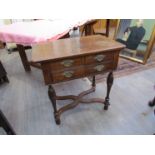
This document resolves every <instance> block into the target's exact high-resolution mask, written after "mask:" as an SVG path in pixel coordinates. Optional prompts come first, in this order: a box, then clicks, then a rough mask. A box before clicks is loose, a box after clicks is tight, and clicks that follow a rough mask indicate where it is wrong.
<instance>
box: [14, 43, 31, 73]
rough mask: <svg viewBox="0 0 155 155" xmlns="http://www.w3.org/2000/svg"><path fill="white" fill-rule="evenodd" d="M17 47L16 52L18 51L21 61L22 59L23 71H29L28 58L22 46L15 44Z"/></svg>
mask: <svg viewBox="0 0 155 155" xmlns="http://www.w3.org/2000/svg"><path fill="white" fill-rule="evenodd" d="M17 48H18V52H19V55H20V58H21V61H22V64H23V66H24V69H25V71H26V72H28V71H31V68H30V64H29V62H28V58H27V55H26V53H25V48H24V46H23V45H19V44H17Z"/></svg>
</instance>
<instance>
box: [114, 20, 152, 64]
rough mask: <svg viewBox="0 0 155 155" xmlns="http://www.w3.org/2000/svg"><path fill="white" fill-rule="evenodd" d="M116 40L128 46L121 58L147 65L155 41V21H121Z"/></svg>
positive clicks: (121, 53) (118, 23) (118, 24)
mask: <svg viewBox="0 0 155 155" xmlns="http://www.w3.org/2000/svg"><path fill="white" fill-rule="evenodd" d="M114 39H115V40H117V41H118V42H120V43H123V44H124V45H126V48H125V49H123V50H122V51H121V52H120V56H121V57H123V58H126V59H130V60H133V61H136V62H139V63H143V64H145V63H146V62H147V59H148V58H149V56H150V54H151V51H152V48H153V44H154V41H155V19H120V20H118V22H117V28H116V31H115V36H114Z"/></svg>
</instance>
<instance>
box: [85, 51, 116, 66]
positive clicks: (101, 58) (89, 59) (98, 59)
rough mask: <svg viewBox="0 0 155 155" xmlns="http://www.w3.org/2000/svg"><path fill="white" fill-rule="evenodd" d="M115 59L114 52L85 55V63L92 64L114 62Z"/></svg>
mask: <svg viewBox="0 0 155 155" xmlns="http://www.w3.org/2000/svg"><path fill="white" fill-rule="evenodd" d="M113 59H114V55H113V53H108V54H107V53H104V54H103V53H100V54H94V55H90V56H86V57H85V64H86V65H91V64H94V63H107V62H112V61H113Z"/></svg>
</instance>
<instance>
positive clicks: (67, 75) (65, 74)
mask: <svg viewBox="0 0 155 155" xmlns="http://www.w3.org/2000/svg"><path fill="white" fill-rule="evenodd" d="M73 74H74V72H73V71H65V72H64V73H63V75H64V76H65V77H66V78H70V77H72V76H73Z"/></svg>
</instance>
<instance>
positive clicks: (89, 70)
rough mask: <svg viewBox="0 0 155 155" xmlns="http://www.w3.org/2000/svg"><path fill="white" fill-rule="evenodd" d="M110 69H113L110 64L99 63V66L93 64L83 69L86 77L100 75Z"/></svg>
mask: <svg viewBox="0 0 155 155" xmlns="http://www.w3.org/2000/svg"><path fill="white" fill-rule="evenodd" d="M110 69H113V64H112V63H107V64H105V63H100V64H93V65H89V66H86V68H85V74H86V75H87V76H88V75H94V74H100V73H104V72H105V71H108V70H110Z"/></svg>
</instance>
